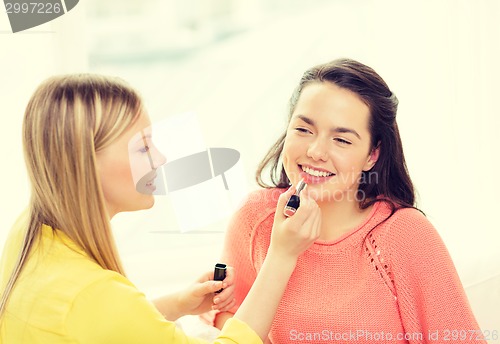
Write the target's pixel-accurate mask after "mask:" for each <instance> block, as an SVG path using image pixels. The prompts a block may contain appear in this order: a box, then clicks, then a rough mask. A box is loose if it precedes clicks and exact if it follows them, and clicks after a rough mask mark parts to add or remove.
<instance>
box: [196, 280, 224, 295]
mask: <svg viewBox="0 0 500 344" xmlns="http://www.w3.org/2000/svg"><path fill="white" fill-rule="evenodd" d="M225 287H226V285H225V284H224V282H222V281H206V282H203V283H198V284H196V285H194V287H193V294H194V295H195V296H204V295H207V294H211V293H215V292H216V291H218V290H220V289H222V288H225Z"/></svg>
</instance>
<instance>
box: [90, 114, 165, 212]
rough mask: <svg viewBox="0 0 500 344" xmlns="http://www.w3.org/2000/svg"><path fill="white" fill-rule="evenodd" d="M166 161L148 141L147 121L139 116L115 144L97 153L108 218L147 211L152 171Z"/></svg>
mask: <svg viewBox="0 0 500 344" xmlns="http://www.w3.org/2000/svg"><path fill="white" fill-rule="evenodd" d="M165 162H166V159H165V157H164V156H163V154H161V153H160V152H159V151H158V150H157V149H156V147H155V145H154V144H153V141H152V132H151V121H150V120H149V117H148V115H147V114H145V113H143V114H141V115H140V117H139V118H138V119H137V121H136V122H135V123H134V124H133V125H132V126H131V127H130V128H129V129H128V130H126V131H125V132H124V133H123V134H122V135H121V136H120V137H119V138H118V139H117V140H116V141H114V142H113V143H112V144H110V145H109V146H107V147H106V148H104V149H103V150H101V151H99V152H98V153H97V163H98V171H99V176H100V180H101V186H102V190H103V192H104V198H105V201H106V206H107V208H108V212H109V214H110V217H112V216H113V215H115V214H116V213H119V212H122V211H134V210H141V209H148V208H151V207H152V206H153V204H154V196H153V192H154V190H155V184H154V182H155V178H156V177H157V174H156V169H157V168H158V167H160V166H161V165H163V164H165Z"/></svg>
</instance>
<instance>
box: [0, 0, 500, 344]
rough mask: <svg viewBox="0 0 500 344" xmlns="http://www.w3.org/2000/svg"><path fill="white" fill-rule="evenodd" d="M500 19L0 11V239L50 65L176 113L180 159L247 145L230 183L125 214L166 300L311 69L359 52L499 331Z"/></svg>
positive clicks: (305, 9) (439, 13)
mask: <svg viewBox="0 0 500 344" xmlns="http://www.w3.org/2000/svg"><path fill="white" fill-rule="evenodd" d="M499 21H500V2H498V1H496V0H439V1H431V0H424V1H418V2H416V1H412V2H410V1H396V0H377V1H375V0H353V1H345V0H310V1H307V2H306V1H299V0H288V1H284V0H266V1H264V0H253V1H249V0H203V1H202V0H183V1H181V0H143V1H137V0H119V1H118V0H107V1H99V0H82V1H80V3H79V4H78V5H77V6H76V7H75V8H74V9H73V10H71V11H70V12H68V13H67V14H65V15H64V16H62V17H60V18H57V19H55V20H54V21H51V22H49V23H47V24H43V25H41V26H38V27H35V28H32V29H29V30H26V31H23V32H19V33H16V34H13V33H12V32H11V31H10V26H9V21H8V18H7V15H6V14H5V12H3V11H0V104H1V107H2V109H1V110H0V111H1V113H2V116H1V118H2V119H1V121H2V122H3V124H2V127H3V128H4V129H3V132H2V134H1V135H0V140H1V144H0V149H1V150H0V154H1V156H2V157H3V161H4V166H3V168H2V170H1V172H0V173H1V176H2V180H4V182H3V190H4V191H3V197H2V198H1V199H0V212H1V216H0V221H1V222H0V244H2V245H3V241H4V240H5V237H6V235H7V233H8V230H9V228H10V227H11V225H12V223H13V222H14V221H15V219H16V217H17V216H18V214H19V213H20V212H21V211H22V210H23V209H24V207H25V205H26V203H27V201H28V198H29V186H28V183H27V176H26V172H25V168H24V162H23V157H22V147H21V135H20V134H21V122H22V115H23V112H24V108H25V106H26V103H27V101H28V99H29V97H30V96H31V94H32V92H33V91H34V89H35V88H36V87H37V85H38V84H39V83H40V82H41V81H43V80H44V79H45V78H46V77H48V76H50V75H53V74H60V73H73V72H96V73H103V74H107V75H117V76H120V77H121V78H123V79H125V80H127V81H128V82H129V83H131V84H132V85H133V86H134V87H136V88H137V89H138V90H139V91H140V92H141V94H142V95H143V98H144V100H145V103H146V106H147V109H148V111H149V114H150V116H151V118H152V121H153V123H154V125H155V124H162V123H165V121H167V122H168V123H170V124H172V123H174V124H175V125H170V124H169V126H166V127H162V126H161V125H159V127H160V128H168V129H167V130H165V129H162V130H159V131H158V132H156V133H155V136H156V137H164V138H165V140H167V139H168V140H167V141H165V142H170V143H169V144H168V145H167V146H168V147H170V148H171V149H172V152H171V155H170V157H173V156H177V157H180V156H182V155H184V156H186V155H189V154H194V153H196V152H199V151H203V150H205V149H207V148H210V147H225V148H231V149H234V150H236V151H238V152H239V153H240V156H239V160H238V162H237V163H236V165H234V166H233V167H232V168H230V169H229V170H228V171H227V173H226V174H225V177H226V179H227V180H226V182H228V188H229V190H227V189H226V188H224V183H223V180H222V177H221V176H215V177H214V178H212V179H211V180H208V181H206V182H204V183H200V184H198V185H193V186H192V187H189V188H186V189H185V190H183V191H182V192H178V193H172V194H170V195H167V196H158V197H157V202H156V204H155V206H154V208H152V209H150V210H147V211H141V212H137V213H127V214H120V215H118V216H117V217H115V218H114V219H113V226H114V230H115V235H116V238H117V241H118V246H119V250H120V252H121V254H122V257H123V260H124V263H125V266H126V268H127V271H128V274H129V277H130V279H131V280H132V281H133V282H134V283H135V284H136V285H137V286H138V287H139V288H140V289H142V290H144V291H145V292H146V293H147V294H148V296H151V297H154V296H157V295H159V294H162V293H165V292H168V291H171V290H176V289H178V288H181V287H183V286H186V285H187V284H188V283H190V282H191V281H193V280H194V279H195V278H197V276H198V275H199V274H201V273H202V272H204V271H206V270H210V269H212V267H213V264H215V263H216V262H217V259H218V257H219V255H220V252H221V248H222V242H223V238H224V231H225V226H226V224H227V221H228V219H229V216H230V214H231V212H232V210H233V209H234V207H235V206H237V204H238V203H239V202H240V201H241V198H242V197H243V196H244V195H245V194H246V193H248V192H249V191H251V190H253V189H256V188H257V185H256V183H255V182H254V173H255V170H256V167H257V164H258V162H259V161H260V159H261V158H262V157H263V155H264V154H265V153H266V152H267V149H268V148H269V147H270V146H271V145H272V144H273V143H274V141H275V140H276V139H277V137H278V136H279V135H280V133H281V132H282V131H283V130H284V128H285V125H286V116H287V104H288V99H289V97H290V95H291V93H292V91H293V89H294V88H295V86H296V84H297V83H298V81H299V79H300V77H301V75H302V73H303V72H304V71H305V70H306V69H307V68H309V67H311V66H313V65H315V64H318V63H323V62H326V61H329V60H332V59H335V58H338V57H351V58H354V59H357V60H359V61H361V62H363V63H365V64H368V65H369V66H371V67H373V68H374V69H375V70H376V71H377V72H378V73H379V74H380V75H381V76H382V77H383V78H384V79H385V80H386V82H387V83H388V84H389V86H390V87H391V88H392V90H393V91H394V92H395V93H396V95H397V96H398V98H399V100H400V107H399V112H398V124H399V127H400V131H401V135H402V139H403V144H404V149H405V154H406V158H407V163H408V166H409V170H410V173H411V175H412V178H413V181H414V182H415V185H416V187H417V190H418V193H419V198H418V201H419V203H418V206H419V207H420V208H421V209H422V210H423V211H424V212H425V213H426V214H427V216H428V218H429V219H430V220H431V222H432V223H433V224H434V225H435V226H436V228H437V229H438V231H439V233H440V234H441V236H442V237H443V239H444V241H445V243H446V245H447V247H448V249H449V251H450V253H451V255H452V257H453V259H454V262H455V264H456V267H457V270H458V272H459V275H460V277H461V279H462V282H463V284H464V286H465V287H466V291H467V293H468V295H469V298H470V301H471V304H472V306H473V309H474V311H475V313H476V316H477V318H478V321H479V323H480V326H481V327H482V328H483V329H484V330H489V331H492V330H500V317H499V316H498V314H499V313H498V309H500V251H499V250H498V243H499V242H500V240H499V239H500V225H499V222H498V219H497V217H496V215H497V214H496V212H497V211H499V209H500V200H499V197H498V195H499V193H500V186H499V185H500V183H499V182H498V180H497V178H498V177H497V172H498V170H499V167H500V163H499V162H498V150H499V149H500V135H498V130H499V129H500V119H499V111H498V98H497V97H498V92H499V91H500V90H499V88H498V80H499V79H500V67H499V66H498V61H500V26H499V25H498V23H499ZM172 128H176V129H172ZM173 143H175V144H173ZM170 148H169V149H170ZM181 153H182V154H181ZM176 154H177V155H176ZM167 159H169V155H168V154H167ZM207 200H209V201H207ZM207 203H210V206H211V207H212V208H210V207H208V206H207V207H208V208H206V209H204V207H205V204H207ZM214 209H218V212H214ZM221 209H222V210H221ZM215 213H217V214H216V215H214V214H215ZM422 254H425V252H422ZM493 342H497V341H491V343H493ZM498 342H500V341H498Z"/></svg>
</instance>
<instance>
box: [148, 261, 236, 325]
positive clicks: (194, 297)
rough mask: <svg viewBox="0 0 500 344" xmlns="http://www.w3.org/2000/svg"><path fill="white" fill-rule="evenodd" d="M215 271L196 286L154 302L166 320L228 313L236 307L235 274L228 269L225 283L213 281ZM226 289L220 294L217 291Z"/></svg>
mask: <svg viewBox="0 0 500 344" xmlns="http://www.w3.org/2000/svg"><path fill="white" fill-rule="evenodd" d="M213 278H214V276H213V271H210V272H207V273H205V274H204V275H203V276H201V277H200V278H199V279H198V280H197V282H196V283H195V284H193V285H192V286H190V287H189V288H187V289H185V290H182V291H179V292H177V293H174V294H169V295H165V296H163V297H161V298H158V299H156V300H153V303H154V305H155V306H156V308H157V309H158V310H159V311H160V313H162V314H163V316H164V317H165V319H167V320H170V321H175V320H177V319H178V318H180V317H181V316H184V315H188V314H191V315H194V314H200V313H203V312H207V311H209V310H210V309H212V310H220V311H227V310H228V309H230V308H231V307H232V306H233V305H234V285H233V279H234V272H233V269H231V268H229V269H227V275H226V278H225V279H224V281H213ZM221 288H224V290H223V291H222V292H220V293H218V294H214V293H215V292H216V291H218V290H220V289H221Z"/></svg>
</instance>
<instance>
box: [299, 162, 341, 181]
mask: <svg viewBox="0 0 500 344" xmlns="http://www.w3.org/2000/svg"><path fill="white" fill-rule="evenodd" d="M299 167H300V169H301V170H302V171H303V172H304V173H306V174H307V175H309V176H312V177H316V178H325V177H331V176H334V175H335V173H332V172H327V171H320V170H316V169H313V168H310V167H307V166H303V165H299Z"/></svg>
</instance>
